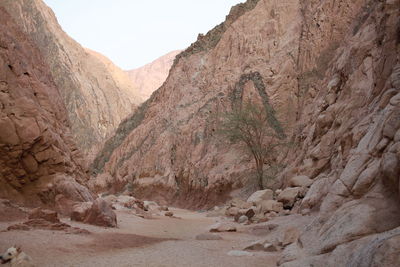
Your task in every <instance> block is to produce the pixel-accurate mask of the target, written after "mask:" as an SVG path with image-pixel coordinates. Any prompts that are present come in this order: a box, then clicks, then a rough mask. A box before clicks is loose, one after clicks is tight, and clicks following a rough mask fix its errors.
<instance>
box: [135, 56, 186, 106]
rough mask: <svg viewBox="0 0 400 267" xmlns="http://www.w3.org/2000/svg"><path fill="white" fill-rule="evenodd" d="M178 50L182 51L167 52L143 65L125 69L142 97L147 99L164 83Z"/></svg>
mask: <svg viewBox="0 0 400 267" xmlns="http://www.w3.org/2000/svg"><path fill="white" fill-rule="evenodd" d="M180 52H182V51H181V50H176V51H172V52H169V53H168V54H166V55H164V56H162V57H160V58H158V59H156V60H154V61H153V62H151V63H149V64H146V65H144V66H143V67H140V68H137V69H133V70H129V71H127V74H128V76H129V78H130V79H131V81H132V83H133V84H134V85H135V86H136V87H137V88H138V90H139V92H140V95H141V97H142V98H143V99H145V100H147V99H148V98H149V97H150V96H151V94H152V93H153V92H154V91H155V90H157V89H158V88H160V86H161V85H162V84H163V83H164V81H165V79H167V77H168V74H169V70H170V69H171V66H172V63H173V62H174V59H175V57H176V55H178V54H179V53H180Z"/></svg>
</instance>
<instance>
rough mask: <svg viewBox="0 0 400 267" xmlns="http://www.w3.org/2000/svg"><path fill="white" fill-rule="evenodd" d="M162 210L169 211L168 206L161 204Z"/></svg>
mask: <svg viewBox="0 0 400 267" xmlns="http://www.w3.org/2000/svg"><path fill="white" fill-rule="evenodd" d="M160 210H161V211H169V209H168V207H167V206H161V207H160Z"/></svg>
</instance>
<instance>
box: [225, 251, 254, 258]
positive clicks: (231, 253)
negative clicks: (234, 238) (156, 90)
mask: <svg viewBox="0 0 400 267" xmlns="http://www.w3.org/2000/svg"><path fill="white" fill-rule="evenodd" d="M228 256H235V257H242V256H253V253H250V252H247V251H243V250H231V251H229V252H228Z"/></svg>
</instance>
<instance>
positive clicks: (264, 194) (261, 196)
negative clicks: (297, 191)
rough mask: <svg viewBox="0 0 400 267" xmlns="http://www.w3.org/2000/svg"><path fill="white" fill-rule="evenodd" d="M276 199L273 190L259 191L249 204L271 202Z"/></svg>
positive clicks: (253, 195)
mask: <svg viewBox="0 0 400 267" xmlns="http://www.w3.org/2000/svg"><path fill="white" fill-rule="evenodd" d="M273 198H274V192H273V191H272V190H271V189H265V190H259V191H256V192H254V193H253V194H252V195H251V196H250V197H249V198H248V199H247V202H249V203H253V204H256V203H258V202H261V201H263V200H271V199H273Z"/></svg>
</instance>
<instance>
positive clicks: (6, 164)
mask: <svg viewBox="0 0 400 267" xmlns="http://www.w3.org/2000/svg"><path fill="white" fill-rule="evenodd" d="M0 21H1V23H0V198H7V199H11V200H15V201H18V202H20V203H24V204H26V205H38V204H43V205H49V206H54V204H55V202H56V198H57V196H58V199H65V201H66V202H73V201H88V200H90V199H92V195H91V194H90V193H89V191H88V189H87V188H86V187H85V186H84V184H85V183H86V182H87V180H88V175H87V172H86V171H85V168H84V167H83V166H82V162H83V161H84V160H83V157H82V155H81V153H80V152H79V150H78V148H77V146H76V145H75V142H74V139H73V137H72V135H71V131H70V129H69V121H68V116H67V110H66V108H65V105H64V102H63V98H62V96H61V90H60V89H59V88H58V87H57V86H56V84H55V82H54V80H53V78H52V75H51V73H50V71H49V69H50V67H49V65H48V64H47V63H46V62H45V60H44V59H43V57H42V55H41V53H40V50H39V49H38V47H37V46H36V45H35V43H34V42H33V41H32V39H31V38H30V37H29V36H27V35H26V34H25V33H24V32H23V31H22V30H21V29H20V27H19V26H18V25H17V24H16V23H15V22H14V20H13V18H12V17H11V16H10V15H9V14H8V13H7V11H6V10H5V9H4V8H2V7H0ZM3 215H4V214H3Z"/></svg>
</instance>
